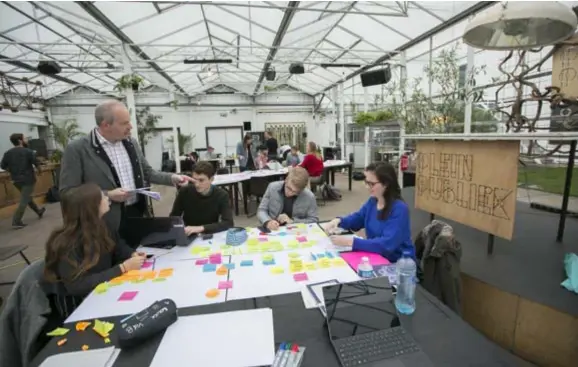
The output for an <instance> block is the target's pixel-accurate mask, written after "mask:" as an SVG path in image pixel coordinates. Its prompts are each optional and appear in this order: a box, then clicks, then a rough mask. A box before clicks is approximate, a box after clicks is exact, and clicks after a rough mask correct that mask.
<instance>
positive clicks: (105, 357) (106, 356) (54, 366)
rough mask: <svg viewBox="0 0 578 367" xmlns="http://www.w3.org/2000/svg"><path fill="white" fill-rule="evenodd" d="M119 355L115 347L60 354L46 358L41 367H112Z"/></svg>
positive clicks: (118, 350)
mask: <svg viewBox="0 0 578 367" xmlns="http://www.w3.org/2000/svg"><path fill="white" fill-rule="evenodd" d="M119 353H120V349H116V348H115V347H108V348H101V349H90V350H86V351H78V352H70V353H60V354H55V355H52V356H50V357H48V358H46V359H45V360H44V362H42V364H41V365H40V367H66V366H83V367H112V365H113V364H114V361H116V358H117V357H118V355H119Z"/></svg>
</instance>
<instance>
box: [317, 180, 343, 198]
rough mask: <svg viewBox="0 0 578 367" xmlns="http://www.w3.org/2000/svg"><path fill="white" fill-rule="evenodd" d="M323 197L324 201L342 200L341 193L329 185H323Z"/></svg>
mask: <svg viewBox="0 0 578 367" xmlns="http://www.w3.org/2000/svg"><path fill="white" fill-rule="evenodd" d="M321 195H322V196H323V199H324V200H327V201H339V200H341V192H339V190H338V189H336V188H335V187H333V186H331V185H329V184H323V187H322V188H321Z"/></svg>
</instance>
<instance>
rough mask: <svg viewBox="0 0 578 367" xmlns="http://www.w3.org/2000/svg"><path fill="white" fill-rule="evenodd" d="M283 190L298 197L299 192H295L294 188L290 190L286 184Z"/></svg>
mask: <svg viewBox="0 0 578 367" xmlns="http://www.w3.org/2000/svg"><path fill="white" fill-rule="evenodd" d="M285 188H286V189H287V191H289V192H290V193H292V194H293V195H298V194H299V193H300V192H301V191H300V190H295V189H294V188H292V187H291V186H289V185H287V184H285Z"/></svg>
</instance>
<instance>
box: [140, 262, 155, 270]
mask: <svg viewBox="0 0 578 367" xmlns="http://www.w3.org/2000/svg"><path fill="white" fill-rule="evenodd" d="M153 265H154V261H145V262H143V263H142V266H141V269H147V268H152V267H153Z"/></svg>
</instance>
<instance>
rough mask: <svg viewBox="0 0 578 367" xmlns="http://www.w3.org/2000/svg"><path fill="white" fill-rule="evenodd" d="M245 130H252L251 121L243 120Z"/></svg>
mask: <svg viewBox="0 0 578 367" xmlns="http://www.w3.org/2000/svg"><path fill="white" fill-rule="evenodd" d="M243 130H245V131H251V121H243Z"/></svg>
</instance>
